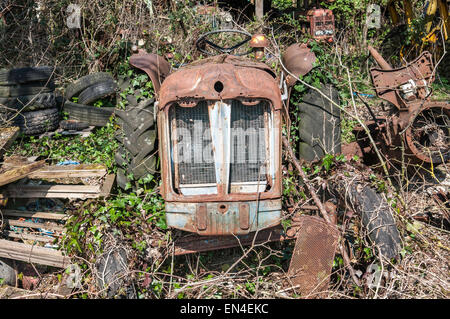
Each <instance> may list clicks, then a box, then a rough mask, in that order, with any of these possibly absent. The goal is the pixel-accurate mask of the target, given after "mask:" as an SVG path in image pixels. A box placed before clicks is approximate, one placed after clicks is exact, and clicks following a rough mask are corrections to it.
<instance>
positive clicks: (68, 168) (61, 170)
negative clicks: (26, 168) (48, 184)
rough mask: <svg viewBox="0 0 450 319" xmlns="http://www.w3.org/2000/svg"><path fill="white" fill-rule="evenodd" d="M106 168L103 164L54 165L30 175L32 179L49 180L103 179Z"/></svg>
mask: <svg viewBox="0 0 450 319" xmlns="http://www.w3.org/2000/svg"><path fill="white" fill-rule="evenodd" d="M106 172H107V171H106V167H105V166H103V165H101V164H80V165H64V166H63V165H61V166H58V165H52V166H46V167H43V168H41V169H39V170H37V171H35V172H33V173H31V174H30V175H28V178H31V179H46V178H47V179H48V178H74V177H103V176H105V175H106Z"/></svg>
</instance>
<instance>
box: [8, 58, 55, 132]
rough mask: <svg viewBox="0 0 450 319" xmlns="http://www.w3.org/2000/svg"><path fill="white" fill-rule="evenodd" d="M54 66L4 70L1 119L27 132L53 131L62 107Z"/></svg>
mask: <svg viewBox="0 0 450 319" xmlns="http://www.w3.org/2000/svg"><path fill="white" fill-rule="evenodd" d="M53 71H54V68H53V67H50V66H41V67H25V68H16V69H3V70H0V121H1V123H0V124H1V125H2V126H19V127H20V129H21V131H22V132H23V133H24V134H26V135H37V134H42V133H44V132H48V131H53V130H55V129H56V128H57V127H58V124H59V119H60V118H59V110H58V108H57V103H56V98H55V93H54V89H55V84H54V82H53V81H52V79H51V78H52V74H53Z"/></svg>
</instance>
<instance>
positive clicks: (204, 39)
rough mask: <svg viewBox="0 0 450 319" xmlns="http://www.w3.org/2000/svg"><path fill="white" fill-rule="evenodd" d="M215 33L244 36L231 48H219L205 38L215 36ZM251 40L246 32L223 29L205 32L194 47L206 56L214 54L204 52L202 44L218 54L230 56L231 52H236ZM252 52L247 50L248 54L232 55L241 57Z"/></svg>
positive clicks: (250, 36)
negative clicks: (242, 39) (243, 38)
mask: <svg viewBox="0 0 450 319" xmlns="http://www.w3.org/2000/svg"><path fill="white" fill-rule="evenodd" d="M217 33H239V34H243V35H245V36H246V38H245V40H244V41H241V42H239V43H237V44H235V45H233V46H231V47H228V48H224V47H221V46H219V45H217V44H215V43H214V42H212V41H210V40H208V39H207V37H208V36H209V35H211V34H217ZM251 39H252V35H251V34H250V33H248V32H245V31H240V30H232V29H223V30H215V31H211V32H206V33H204V34H202V35H201V36H200V37H199V38H198V39H197V41H196V42H195V45H196V46H197V49H198V50H199V51H200V52H202V53H205V54H207V55H214V53H212V52H208V51H207V50H205V49H204V48H202V47H201V45H202V44H203V43H205V44H207V45H209V46H210V47H211V48H213V49H214V50H216V51H218V52H220V53H225V54H231V52H233V51H234V50H236V49H237V48H239V47H241V46H243V45H244V44H246V43H247V42H249V41H250V40H251ZM251 52H252V50H249V51H248V52H245V53H239V54H233V55H237V56H242V55H247V54H249V53H251Z"/></svg>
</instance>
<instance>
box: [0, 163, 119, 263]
mask: <svg viewBox="0 0 450 319" xmlns="http://www.w3.org/2000/svg"><path fill="white" fill-rule="evenodd" d="M37 163H39V164H37ZM30 165H32V167H33V170H27V171H26V172H25V171H24V167H29V166H30ZM19 168H20V169H21V172H22V173H23V174H18V173H17V172H16V174H13V175H14V180H17V179H19V178H23V177H24V176H27V177H28V178H29V179H33V180H42V181H48V182H52V181H53V182H55V181H56V182H58V183H60V184H56V185H55V184H53V185H52V184H46V185H45V184H44V185H42V184H41V185H30V184H24V183H20V182H21V181H19V182H18V183H15V184H9V185H5V186H3V187H2V189H1V190H0V199H7V198H68V199H75V198H76V199H86V198H100V197H107V196H108V195H109V194H110V191H111V188H112V186H113V184H114V180H115V175H114V174H110V175H107V170H106V168H105V167H104V166H103V165H99V164H80V165H66V166H44V163H43V162H42V163H41V162H29V161H26V162H24V161H20V160H11V159H10V160H6V161H5V163H4V165H3V167H2V169H3V170H5V169H6V170H7V171H11V170H14V169H15V170H18V169H19ZM86 179H103V182H102V183H101V184H100V185H73V184H72V185H71V184H66V183H67V182H69V183H70V182H74V181H75V182H80V181H83V180H86ZM11 180H12V179H11V178H9V179H6V178H5V179H4V182H5V183H7V182H8V183H10V182H11ZM22 181H23V180H22ZM0 183H1V175H0ZM61 183H62V184H61ZM0 216H1V219H0V220H1V221H2V223H3V224H4V225H5V226H14V227H22V228H23V230H19V231H17V229H16V231H14V230H13V229H6V230H4V231H3V232H2V234H3V236H4V237H7V238H8V239H0V257H4V258H9V259H15V260H20V261H24V262H29V263H37V264H42V265H47V266H52V267H59V268H66V267H67V266H68V265H69V264H70V259H69V258H67V257H65V256H64V255H63V254H62V253H61V252H60V251H58V250H55V249H52V248H46V247H41V246H39V245H38V244H39V243H41V245H42V244H43V243H52V242H54V240H55V237H51V236H46V234H43V233H42V232H41V231H39V229H45V230H48V231H51V232H53V233H54V234H55V236H61V235H62V234H63V233H64V227H63V225H61V224H57V223H55V221H64V220H66V219H67V218H68V215H67V214H64V213H62V212H33V211H21V210H15V209H2V210H1V211H0ZM18 218H23V219H18ZM30 218H39V219H42V220H43V221H42V222H41V221H39V222H32V221H27V220H26V219H30ZM14 240H16V241H14ZM17 240H22V241H24V242H18V241H17Z"/></svg>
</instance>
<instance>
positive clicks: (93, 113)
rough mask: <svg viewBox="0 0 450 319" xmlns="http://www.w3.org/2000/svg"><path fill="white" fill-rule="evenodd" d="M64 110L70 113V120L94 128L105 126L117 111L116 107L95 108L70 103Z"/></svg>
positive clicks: (65, 104)
mask: <svg viewBox="0 0 450 319" xmlns="http://www.w3.org/2000/svg"><path fill="white" fill-rule="evenodd" d="M63 109H64V111H65V112H67V113H69V119H71V120H77V121H80V122H85V123H87V124H89V125H93V126H105V125H106V124H107V123H108V122H109V118H110V117H111V115H113V114H114V111H115V108H114V107H94V106H90V105H83V104H77V103H73V102H70V101H66V102H65V103H64V108H63Z"/></svg>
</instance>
